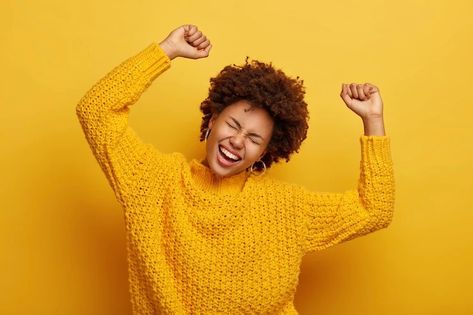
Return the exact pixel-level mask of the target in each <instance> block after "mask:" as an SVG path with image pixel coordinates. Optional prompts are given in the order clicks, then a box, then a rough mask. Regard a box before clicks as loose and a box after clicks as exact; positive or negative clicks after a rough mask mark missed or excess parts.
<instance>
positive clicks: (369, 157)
mask: <svg viewBox="0 0 473 315" xmlns="http://www.w3.org/2000/svg"><path fill="white" fill-rule="evenodd" d="M360 143H361V161H360V176H359V180H358V186H357V189H353V190H347V191H345V192H341V193H328V192H312V191H308V190H306V189H305V188H303V189H302V190H299V193H300V195H299V197H298V198H300V199H299V200H302V213H303V216H304V219H305V222H306V224H307V225H306V226H307V230H306V231H307V235H306V238H305V245H306V251H317V250H321V249H325V248H328V247H331V246H333V245H336V244H338V243H341V242H344V241H348V240H351V239H354V238H356V237H359V236H362V235H365V234H368V233H370V232H374V231H376V230H379V229H382V228H386V227H387V226H388V225H389V224H390V223H391V221H392V218H393V211H394V199H395V183H394V173H393V162H392V159H391V152H390V138H389V137H388V136H365V135H362V136H361V137H360Z"/></svg>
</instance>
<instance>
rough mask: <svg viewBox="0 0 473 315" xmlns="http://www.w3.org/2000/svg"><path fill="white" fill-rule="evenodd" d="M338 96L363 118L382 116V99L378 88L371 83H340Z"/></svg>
mask: <svg viewBox="0 0 473 315" xmlns="http://www.w3.org/2000/svg"><path fill="white" fill-rule="evenodd" d="M340 97H341V98H342V99H343V101H344V102H345V104H346V105H347V106H348V108H350V109H351V110H352V111H354V112H355V113H356V114H357V115H358V116H360V117H361V118H363V120H366V119H370V118H380V117H382V116H383V101H382V100H381V95H380V93H379V90H378V88H377V87H376V86H374V85H373V84H370V83H365V84H356V83H351V84H342V91H341V92H340Z"/></svg>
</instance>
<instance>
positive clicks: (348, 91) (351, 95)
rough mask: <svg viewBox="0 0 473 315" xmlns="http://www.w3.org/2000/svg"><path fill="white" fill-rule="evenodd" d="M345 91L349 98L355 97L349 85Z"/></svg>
mask: <svg viewBox="0 0 473 315" xmlns="http://www.w3.org/2000/svg"><path fill="white" fill-rule="evenodd" d="M345 90H346V93H347V94H348V96H350V98H351V97H353V93H352V92H351V89H350V86H349V84H345Z"/></svg>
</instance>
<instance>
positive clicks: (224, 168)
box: [203, 100, 274, 177]
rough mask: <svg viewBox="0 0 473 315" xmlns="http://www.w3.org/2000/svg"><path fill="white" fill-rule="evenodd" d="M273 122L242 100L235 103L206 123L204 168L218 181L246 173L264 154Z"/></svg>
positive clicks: (256, 108) (266, 115)
mask: <svg viewBox="0 0 473 315" xmlns="http://www.w3.org/2000/svg"><path fill="white" fill-rule="evenodd" d="M273 126H274V122H273V119H272V118H271V116H270V115H269V113H268V112H267V111H266V110H264V109H262V108H259V107H253V106H251V105H250V104H249V103H248V102H246V101H245V100H241V101H238V102H235V103H233V104H231V105H229V106H227V107H225V109H224V110H223V111H222V112H221V113H220V114H218V115H214V116H212V118H211V120H210V122H209V128H210V129H211V130H210V134H209V137H208V138H207V145H206V146H207V147H206V150H207V156H206V159H205V161H204V162H203V164H204V165H207V166H208V167H209V168H210V169H211V171H212V172H213V173H214V174H215V175H217V176H219V177H228V176H232V175H235V174H238V173H240V172H242V171H245V170H246V169H247V168H248V167H250V166H251V165H252V164H253V163H254V162H255V161H258V160H259V159H260V158H261V157H263V155H264V154H265V153H266V148H267V146H268V144H269V142H270V140H271V135H272V133H273Z"/></svg>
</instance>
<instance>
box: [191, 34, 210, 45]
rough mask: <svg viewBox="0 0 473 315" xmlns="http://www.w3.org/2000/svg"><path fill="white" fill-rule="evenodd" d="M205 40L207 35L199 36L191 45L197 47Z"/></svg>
mask: <svg viewBox="0 0 473 315" xmlns="http://www.w3.org/2000/svg"><path fill="white" fill-rule="evenodd" d="M206 40H207V37H205V36H202V37H199V38H197V39H196V40H195V41H193V42H192V46H194V47H197V46H199V45H200V44H202V43H203V42H205V41H206Z"/></svg>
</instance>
